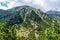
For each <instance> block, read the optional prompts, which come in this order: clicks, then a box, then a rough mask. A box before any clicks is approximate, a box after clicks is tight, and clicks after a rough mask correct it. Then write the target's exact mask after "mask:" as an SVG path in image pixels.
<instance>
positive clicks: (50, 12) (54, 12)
mask: <svg viewBox="0 0 60 40" xmlns="http://www.w3.org/2000/svg"><path fill="white" fill-rule="evenodd" d="M46 13H47V14H60V11H52V10H50V11H47V12H46Z"/></svg>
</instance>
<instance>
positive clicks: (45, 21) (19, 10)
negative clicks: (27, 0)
mask: <svg viewBox="0 0 60 40" xmlns="http://www.w3.org/2000/svg"><path fill="white" fill-rule="evenodd" d="M0 14H1V15H0V23H3V22H7V26H11V25H15V24H17V25H18V24H19V25H22V26H24V27H34V26H37V27H40V28H44V29H45V28H46V27H49V26H50V24H51V22H52V20H54V19H53V18H52V17H49V16H48V15H47V14H45V13H43V12H42V11H41V10H39V9H36V8H33V7H30V6H19V7H15V8H12V9H8V10H1V13H0Z"/></svg>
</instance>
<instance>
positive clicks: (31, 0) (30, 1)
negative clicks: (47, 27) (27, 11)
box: [0, 0, 59, 11]
mask: <svg viewBox="0 0 60 40" xmlns="http://www.w3.org/2000/svg"><path fill="white" fill-rule="evenodd" d="M6 1H7V2H9V4H8V8H6V7H3V6H1V5H0V9H10V8H12V7H15V6H21V5H30V6H33V7H35V8H40V7H41V8H43V9H45V10H46V11H47V10H51V9H54V10H55V6H56V5H55V4H56V3H58V2H59V0H0V2H6ZM57 8H58V6H57Z"/></svg>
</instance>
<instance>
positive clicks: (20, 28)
mask: <svg viewBox="0 0 60 40" xmlns="http://www.w3.org/2000/svg"><path fill="white" fill-rule="evenodd" d="M59 22H60V21H59ZM59 22H58V21H57V20H56V19H55V18H53V17H50V16H49V15H47V14H46V13H43V12H42V11H41V10H39V9H36V8H33V7H29V6H19V7H14V8H12V9H8V10H2V9H1V10H0V40H60V25H59Z"/></svg>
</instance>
